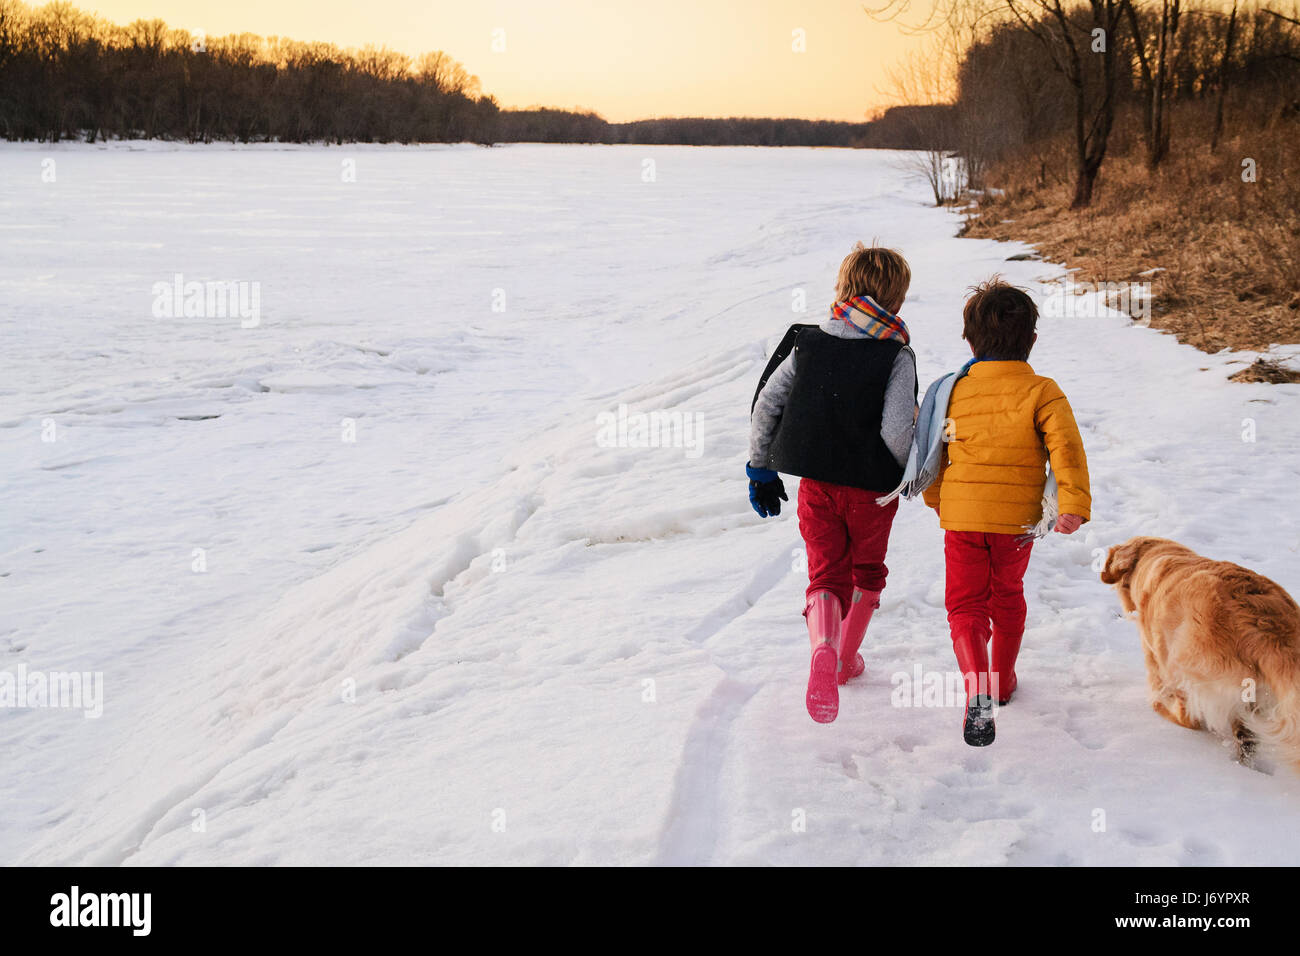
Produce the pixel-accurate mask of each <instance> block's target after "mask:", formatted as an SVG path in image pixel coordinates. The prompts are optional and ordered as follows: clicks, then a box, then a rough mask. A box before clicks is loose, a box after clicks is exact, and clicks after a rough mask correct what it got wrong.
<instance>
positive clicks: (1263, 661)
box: [1101, 537, 1300, 770]
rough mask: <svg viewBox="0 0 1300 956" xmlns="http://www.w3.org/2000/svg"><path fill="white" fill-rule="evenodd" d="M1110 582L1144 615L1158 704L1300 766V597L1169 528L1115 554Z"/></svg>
mask: <svg viewBox="0 0 1300 956" xmlns="http://www.w3.org/2000/svg"><path fill="white" fill-rule="evenodd" d="M1101 580H1102V582H1103V583H1105V584H1113V585H1114V586H1115V590H1116V591H1118V592H1119V600H1120V604H1122V605H1123V607H1124V611H1125V613H1126V614H1127V615H1129V616H1130V617H1135V618H1136V620H1137V625H1138V631H1139V632H1140V633H1141V635H1142V649H1143V651H1145V653H1146V664H1147V681H1148V683H1149V684H1150V687H1151V706H1152V708H1153V709H1154V710H1155V711H1156V713H1158V714H1160V715H1161V716H1162V717H1167V718H1168V719H1169V720H1172V721H1173V722H1174V723H1176V724H1179V725H1181V726H1183V727H1188V728H1191V729H1192V730H1200V729H1205V730H1208V731H1210V732H1211V733H1214V734H1217V735H1219V736H1220V737H1223V738H1225V739H1227V740H1230V741H1232V742H1233V743H1234V745H1235V747H1236V755H1237V759H1238V760H1240V761H1241V762H1242V763H1244V764H1246V765H1247V766H1254V763H1255V757H1256V754H1257V753H1258V754H1259V755H1260V756H1264V757H1265V758H1266V759H1268V760H1279V761H1281V762H1284V763H1289V764H1291V765H1292V766H1293V767H1295V768H1296V769H1297V770H1300V607H1297V606H1296V602H1295V601H1294V600H1292V598H1291V596H1290V595H1289V594H1287V593H1286V591H1284V590H1282V588H1281V587H1279V586H1278V585H1277V584H1275V583H1274V582H1272V581H1270V580H1269V579H1268V578H1266V577H1264V576H1262V575H1259V574H1256V573H1255V572H1254V571H1249V570H1247V569H1246V568H1243V567H1241V566H1239V565H1236V564H1231V563H1230V562H1227V561H1212V560H1211V559H1209V558H1203V557H1201V556H1200V555H1199V554H1197V553H1196V552H1195V551H1193V550H1192V549H1191V548H1187V547H1184V546H1183V545H1181V544H1178V543H1177V542H1176V541H1169V540H1166V539H1164V538H1145V537H1138V538H1132V539H1131V540H1129V541H1126V542H1124V543H1123V544H1120V545H1116V546H1115V547H1113V548H1111V549H1110V552H1109V553H1108V554H1107V555H1106V566H1105V568H1104V569H1103V570H1102V572H1101Z"/></svg>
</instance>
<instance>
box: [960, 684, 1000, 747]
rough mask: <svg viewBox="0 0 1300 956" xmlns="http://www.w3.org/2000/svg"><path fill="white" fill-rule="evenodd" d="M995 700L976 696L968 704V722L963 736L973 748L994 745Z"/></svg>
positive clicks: (963, 730)
mask: <svg viewBox="0 0 1300 956" xmlns="http://www.w3.org/2000/svg"><path fill="white" fill-rule="evenodd" d="M994 733H995V730H994V727H993V698H992V697H990V696H989V695H988V694H976V695H975V696H974V697H972V698H971V699H970V700H968V701H967V702H966V720H965V722H964V723H963V724H962V727H961V735H962V737H963V738H965V740H966V743H968V744H970V745H971V746H972V747H987V746H988V745H989V744H991V743H993V736H994Z"/></svg>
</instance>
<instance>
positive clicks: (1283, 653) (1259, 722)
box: [1242, 643, 1300, 772]
mask: <svg viewBox="0 0 1300 956" xmlns="http://www.w3.org/2000/svg"><path fill="white" fill-rule="evenodd" d="M1258 664H1259V676H1260V686H1259V687H1257V688H1255V690H1256V699H1255V701H1254V704H1253V706H1251V707H1248V708H1246V709H1245V711H1244V713H1243V715H1242V722H1243V723H1244V724H1245V726H1246V728H1247V729H1248V730H1249V731H1250V733H1251V735H1252V736H1253V737H1254V738H1255V740H1256V741H1257V742H1258V745H1259V749H1260V751H1261V753H1264V754H1267V755H1268V756H1270V757H1272V758H1273V759H1276V760H1279V761H1281V762H1284V763H1288V764H1290V765H1291V766H1292V767H1293V768H1294V769H1295V770H1296V771H1297V772H1300V649H1297V647H1296V645H1295V643H1291V644H1290V645H1289V646H1285V647H1277V646H1273V647H1270V648H1268V650H1267V651H1265V652H1264V653H1261V654H1260V656H1259V661H1258Z"/></svg>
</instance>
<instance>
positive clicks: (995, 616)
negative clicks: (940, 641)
mask: <svg viewBox="0 0 1300 956" xmlns="http://www.w3.org/2000/svg"><path fill="white" fill-rule="evenodd" d="M801 504H802V502H801ZM1018 537H1019V536H1018V535H1014V534H989V533H985V532H982V531H948V532H945V533H944V539H943V555H944V563H945V565H946V568H947V587H946V593H945V596H944V604H945V605H946V606H947V608H948V626H949V627H950V628H951V630H952V635H953V638H954V640H955V639H956V638H958V637H964V636H967V635H969V636H972V637H979V638H981V639H983V640H984V641H985V642H986V643H987V642H988V639H989V636H990V633H991V632H990V627H989V625H990V623H991V624H992V629H993V630H995V631H997V632H998V634H999V635H1000V636H1002V637H1005V638H1011V639H1015V640H1016V641H1017V646H1019V644H1018V641H1019V638H1020V636H1021V635H1022V634H1023V633H1024V630H1025V586H1024V578H1025V569H1026V568H1027V567H1029V552H1030V551H1031V550H1032V544H1031V543H1029V542H1026V543H1025V544H1024V545H1021V543H1020V542H1019V541H1018V540H1017V538H1018ZM1013 663H1014V662H1013Z"/></svg>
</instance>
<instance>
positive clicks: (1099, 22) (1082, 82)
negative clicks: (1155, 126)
mask: <svg viewBox="0 0 1300 956" xmlns="http://www.w3.org/2000/svg"><path fill="white" fill-rule="evenodd" d="M1006 3H1007V7H1008V9H1009V10H1010V11H1011V13H1012V15H1013V16H1014V17H1015V18H1016V20H1017V21H1019V23H1020V25H1021V26H1022V27H1023V28H1024V29H1025V30H1027V31H1029V33H1030V34H1032V35H1033V36H1034V37H1035V38H1036V39H1037V40H1038V41H1039V43H1041V44H1042V47H1043V49H1044V50H1046V51H1047V54H1048V56H1049V58H1050V60H1051V62H1052V64H1053V65H1054V66H1055V68H1056V69H1057V70H1058V71H1060V73H1061V74H1062V75H1063V76H1064V77H1065V79H1066V82H1068V83H1069V85H1070V88H1071V90H1072V94H1073V96H1072V98H1073V101H1074V102H1073V117H1072V124H1073V127H1074V152H1075V185H1074V197H1073V199H1072V200H1071V201H1070V208H1071V209H1082V208H1084V207H1085V206H1088V205H1089V204H1091V202H1092V191H1093V186H1094V185H1095V183H1096V181H1097V174H1098V173H1099V172H1100V171H1101V165H1102V162H1103V161H1104V160H1105V158H1106V148H1107V146H1108V144H1109V142H1110V132H1111V129H1112V127H1113V126H1114V125H1115V105H1116V102H1115V85H1116V79H1117V77H1118V70H1117V62H1116V61H1117V59H1118V57H1117V52H1116V46H1117V43H1116V41H1117V40H1118V36H1117V32H1118V31H1117V28H1118V26H1119V22H1120V17H1122V16H1123V15H1124V13H1125V10H1126V8H1127V5H1128V0H1088V2H1087V3H1086V5H1082V6H1080V7H1077V8H1067V7H1066V6H1065V4H1064V2H1063V0H1006Z"/></svg>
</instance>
